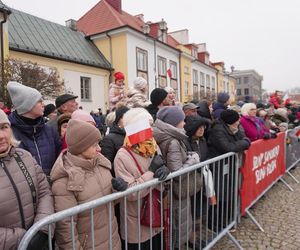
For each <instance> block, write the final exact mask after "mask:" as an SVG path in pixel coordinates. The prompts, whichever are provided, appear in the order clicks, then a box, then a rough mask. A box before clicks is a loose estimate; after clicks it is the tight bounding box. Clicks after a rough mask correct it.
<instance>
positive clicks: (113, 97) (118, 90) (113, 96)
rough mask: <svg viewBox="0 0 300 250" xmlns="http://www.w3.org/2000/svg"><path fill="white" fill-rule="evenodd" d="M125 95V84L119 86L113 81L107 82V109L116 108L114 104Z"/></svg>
mask: <svg viewBox="0 0 300 250" xmlns="http://www.w3.org/2000/svg"><path fill="white" fill-rule="evenodd" d="M124 97H125V86H124V85H122V86H119V85H117V84H115V83H114V82H113V83H111V84H109V92H108V99H109V109H110V111H113V110H114V109H115V108H116V104H117V103H118V102H120V101H121V100H122V99H124Z"/></svg>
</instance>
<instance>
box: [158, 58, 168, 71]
mask: <svg viewBox="0 0 300 250" xmlns="http://www.w3.org/2000/svg"><path fill="white" fill-rule="evenodd" d="M158 75H159V76H167V60H166V58H163V57H160V56H158Z"/></svg>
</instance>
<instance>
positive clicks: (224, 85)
mask: <svg viewBox="0 0 300 250" xmlns="http://www.w3.org/2000/svg"><path fill="white" fill-rule="evenodd" d="M223 90H224V92H227V90H226V83H225V81H223Z"/></svg>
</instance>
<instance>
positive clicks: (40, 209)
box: [0, 147, 54, 250]
mask: <svg viewBox="0 0 300 250" xmlns="http://www.w3.org/2000/svg"><path fill="white" fill-rule="evenodd" d="M15 153H17V154H18V155H19V156H20V158H21V160H22V161H23V163H24V165H25V166H26V168H27V170H28V172H29V174H30V176H31V178H32V180H33V183H34V186H35V189H36V193H37V203H36V214H35V213H34V206H33V201H32V193H31V190H30V187H29V185H28V182H27V181H26V179H25V176H24V174H23V172H22V170H21V169H20V167H19V165H18V164H17V162H16V160H15V158H14V156H13V155H14V154H15ZM0 165H1V168H0V190H1V192H0V204H1V206H0V249H4V250H5V249H17V247H18V245H19V243H20V241H21V239H22V237H23V236H24V234H25V233H26V231H27V230H28V229H29V228H30V227H31V226H32V225H33V224H34V223H36V222H37V221H39V220H41V219H42V218H44V217H46V216H48V215H51V214H53V213H54V207H53V198H52V193H51V190H50V187H49V184H48V181H47V178H46V176H45V174H44V173H43V171H42V169H41V167H40V166H39V165H38V164H37V163H36V161H35V160H34V158H33V157H32V156H31V154H30V153H29V152H27V151H25V150H23V149H21V148H14V147H13V148H11V150H10V152H9V153H8V155H7V156H5V157H2V158H0ZM9 177H11V179H12V181H13V183H14V184H15V186H16V188H17V192H15V191H14V188H13V184H12V182H11V181H10V179H9ZM18 197H19V198H20V201H21V207H19V203H18ZM19 209H21V210H22V211H23V214H24V217H23V219H22V215H21V213H20V210H19ZM22 220H24V225H25V228H22ZM42 231H43V232H44V233H48V227H45V228H43V230H42ZM53 231H54V227H52V232H53Z"/></svg>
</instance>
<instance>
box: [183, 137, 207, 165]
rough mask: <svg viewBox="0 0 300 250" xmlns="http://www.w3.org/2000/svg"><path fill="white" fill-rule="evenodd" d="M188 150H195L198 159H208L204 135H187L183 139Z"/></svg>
mask: <svg viewBox="0 0 300 250" xmlns="http://www.w3.org/2000/svg"><path fill="white" fill-rule="evenodd" d="M184 144H185V145H186V148H187V150H188V151H193V152H197V153H198V154H199V157H200V161H206V160H207V159H208V147H207V142H206V139H205V137H204V136H203V137H201V138H198V139H195V138H193V137H189V138H187V139H186V140H185V141H184Z"/></svg>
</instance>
